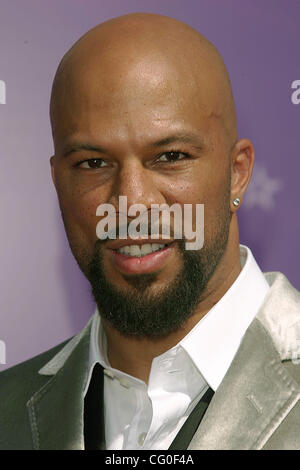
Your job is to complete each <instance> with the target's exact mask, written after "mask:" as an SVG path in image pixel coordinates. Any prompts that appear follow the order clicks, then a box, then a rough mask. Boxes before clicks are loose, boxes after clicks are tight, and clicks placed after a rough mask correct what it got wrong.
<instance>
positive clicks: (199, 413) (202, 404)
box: [169, 388, 214, 450]
mask: <svg viewBox="0 0 300 470" xmlns="http://www.w3.org/2000/svg"><path fill="white" fill-rule="evenodd" d="M213 395H214V391H213V390H212V389H211V388H209V389H208V390H207V391H206V392H205V393H204V395H203V396H202V398H200V400H199V402H198V403H197V405H196V406H195V408H194V409H193V411H192V412H191V414H190V415H189V417H188V418H187V420H186V421H185V423H184V425H183V426H182V427H181V428H180V430H179V432H178V433H177V435H176V437H175V439H174V440H173V442H172V444H171V445H170V447H169V450H185V449H187V448H188V445H189V443H190V442H191V440H192V438H193V436H194V434H195V432H196V431H197V429H198V426H199V424H200V423H201V421H202V418H203V416H204V414H205V411H206V410H207V407H208V405H209V403H210V401H211V399H212V397H213Z"/></svg>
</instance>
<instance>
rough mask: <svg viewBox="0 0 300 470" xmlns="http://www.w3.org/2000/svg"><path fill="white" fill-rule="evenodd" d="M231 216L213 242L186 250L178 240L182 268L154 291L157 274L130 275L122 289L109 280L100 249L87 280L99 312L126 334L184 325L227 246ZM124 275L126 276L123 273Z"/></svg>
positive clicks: (163, 332)
mask: <svg viewBox="0 0 300 470" xmlns="http://www.w3.org/2000/svg"><path fill="white" fill-rule="evenodd" d="M229 221H230V217H228V219H226V221H224V222H225V223H224V224H221V225H222V227H219V233H218V236H217V237H216V239H215V241H214V243H213V244H209V245H208V246H205V245H204V246H203V247H202V249H200V250H199V251H192V250H186V249H185V242H184V241H183V240H179V241H178V247H179V251H180V254H181V256H182V260H183V267H182V269H181V272H180V273H179V274H178V275H177V276H176V278H175V279H174V280H173V281H171V282H170V283H169V284H168V286H167V287H166V288H165V289H164V290H162V291H161V292H158V293H156V294H151V290H150V287H151V284H152V282H153V281H155V278H156V274H144V275H136V276H127V277H126V280H127V282H129V283H130V284H131V286H132V289H130V290H128V291H124V292H123V291H121V290H119V289H118V288H116V287H114V286H113V285H112V284H111V283H109V282H108V281H107V280H106V277H105V274H104V270H103V262H102V256H101V249H99V250H97V245H98V244H99V243H100V244H101V243H103V242H100V241H99V242H97V243H96V246H95V254H94V256H93V258H92V260H91V262H90V263H89V269H88V276H87V277H88V279H89V281H90V284H91V287H92V293H93V296H94V299H95V301H96V304H97V306H98V309H99V312H100V315H101V316H103V317H104V318H106V319H107V320H108V321H109V323H110V324H111V325H112V326H113V327H114V328H115V329H116V330H118V331H119V332H120V333H121V334H123V335H125V336H136V337H148V338H155V337H157V338H158V337H163V336H167V335H169V334H170V333H172V332H175V331H176V330H179V329H180V328H182V326H183V325H184V324H185V322H186V321H187V320H188V318H190V317H191V316H192V314H193V312H194V310H195V307H196V306H197V304H198V302H199V301H200V300H201V295H202V294H203V293H204V291H205V288H206V286H207V283H208V281H209V279H210V278H211V276H212V274H213V273H214V271H215V269H216V267H217V266H218V264H219V262H220V260H221V258H222V256H223V254H224V251H225V249H226V245H227V240H228V233H229ZM124 277H125V276H124Z"/></svg>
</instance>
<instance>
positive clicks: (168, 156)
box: [157, 151, 190, 162]
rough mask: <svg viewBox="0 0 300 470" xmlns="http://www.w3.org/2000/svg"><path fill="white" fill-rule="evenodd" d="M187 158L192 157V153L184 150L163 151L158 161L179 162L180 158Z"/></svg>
mask: <svg viewBox="0 0 300 470" xmlns="http://www.w3.org/2000/svg"><path fill="white" fill-rule="evenodd" d="M185 158H190V155H189V154H188V153H184V152H175V151H172V152H165V153H162V154H161V155H160V156H159V157H158V159H157V161H158V162H177V161H179V160H184V159H185Z"/></svg>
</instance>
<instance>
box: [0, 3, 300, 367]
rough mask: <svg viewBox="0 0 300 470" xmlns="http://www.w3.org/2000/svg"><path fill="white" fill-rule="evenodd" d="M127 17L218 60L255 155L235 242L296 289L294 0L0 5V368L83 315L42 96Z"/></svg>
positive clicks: (81, 285)
mask: <svg viewBox="0 0 300 470" xmlns="http://www.w3.org/2000/svg"><path fill="white" fill-rule="evenodd" d="M135 11H146V12H153V13H161V14H165V15H167V16H172V17H174V18H178V19H180V20H182V21H184V22H186V23H188V24H190V25H191V26H193V27H194V28H196V29H198V30H199V31H201V32H202V33H203V34H205V35H206V36H207V37H208V38H209V39H210V40H211V41H212V42H213V43H214V44H215V45H216V46H217V48H218V49H219V51H220V52H221V54H222V55H223V57H224V60H225V63H226V64H227V66H228V68H229V72H230V76H231V79H232V85H233V89H234V94H235V99H236V105H237V114H238V122H239V134H240V137H249V138H251V139H252V141H253V143H254V146H255V149H256V169H255V172H254V178H253V182H252V184H251V186H250V188H249V190H248V194H247V196H246V199H245V201H244V202H245V204H244V205H243V207H242V208H241V210H240V211H239V215H240V227H241V242H242V243H245V244H248V245H249V246H250V247H251V248H252V250H253V252H254V254H255V256H256V258H257V260H258V261H259V263H260V265H261V267H262V268H263V270H280V271H282V272H284V273H285V274H286V275H287V276H288V277H289V279H290V280H291V281H292V282H293V283H294V285H295V286H296V287H297V288H300V273H299V269H298V258H299V255H298V233H299V231H300V221H299V215H298V214H299V211H298V201H299V195H300V184H299V176H298V175H299V173H300V161H299V155H298V150H299V146H300V145H299V144H300V137H299V118H300V92H297V87H299V88H300V81H299V83H297V82H295V81H297V80H300V71H299V43H300V29H299V17H300V1H299V0H289V1H288V2H286V1H284V0H264V1H263V2H262V1H261V0H243V1H241V0H222V1H221V0H164V1H162V0H159V1H158V0H86V1H83V0H81V1H80V0H51V1H50V0H26V1H24V0H19V1H16V0H1V2H0V123H1V125H0V148H1V171H0V187H1V200H0V207H1V231H0V237H1V240H0V241H1V245H0V247H1V248H0V249H1V266H0V289H1V296H0V307H1V308H0V370H3V369H5V368H6V367H10V366H12V365H13V364H15V363H17V362H20V361H23V360H25V359H27V358H29V357H31V356H33V355H35V354H37V353H39V352H41V351H44V350H46V349H48V348H50V347H51V346H54V345H55V344H57V343H58V342H60V341H62V340H64V339H65V338H68V337H69V336H71V335H73V334H75V333H76V332H78V331H79V329H81V328H82V327H83V325H84V324H85V323H86V322H87V320H88V318H89V317H90V315H91V314H92V313H93V310H94V304H93V302H92V299H91V295H90V291H89V286H88V284H87V282H86V280H85V279H84V277H83V275H82V274H81V273H80V271H79V269H78V268H77V265H76V263H75V261H74V260H73V258H72V255H71V253H70V250H69V248H68V244H67V241H66V238H65V234H64V229H63V226H62V222H61V220H60V214H59V209H58V205H57V199H56V194H55V191H54V188H53V186H52V182H51V180H50V166H49V156H50V155H51V154H52V149H53V147H52V141H51V132H50V125H49V118H48V102H49V94H50V87H51V81H52V79H53V76H54V73H55V70H56V67H57V65H58V62H59V60H60V58H61V57H62V55H63V54H64V53H65V52H66V50H67V49H68V48H69V47H70V46H71V45H72V43H73V42H74V41H75V40H76V39H78V37H79V36H81V35H82V34H83V33H85V32H86V31H87V30H88V29H90V28H91V27H93V26H95V25H96V24H97V23H100V22H102V21H104V20H106V19H108V18H111V17H114V16H119V15H122V14H125V13H130V12H135ZM293 82H295V83H294V87H295V88H292V84H293ZM4 344H5V346H6V354H5V355H4ZM4 356H5V359H6V364H1V362H4Z"/></svg>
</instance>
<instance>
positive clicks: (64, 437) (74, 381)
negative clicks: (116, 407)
mask: <svg viewBox="0 0 300 470" xmlns="http://www.w3.org/2000/svg"><path fill="white" fill-rule="evenodd" d="M90 327H91V321H90V322H89V323H88V324H87V326H86V327H85V328H84V330H82V332H81V333H80V334H79V335H77V336H75V337H74V338H72V340H71V341H70V342H68V343H67V345H66V346H65V347H64V348H63V349H62V350H61V351H60V352H59V353H58V354H57V355H56V356H55V357H54V358H53V359H52V360H51V361H50V362H49V363H47V364H46V365H45V366H44V367H43V368H42V369H41V370H40V371H39V373H40V374H43V375H49V376H51V378H50V379H49V381H48V382H46V384H45V385H44V386H43V387H42V388H41V389H39V390H38V391H37V392H36V393H35V394H34V395H33V396H32V397H31V399H30V400H29V401H28V402H27V408H28V413H29V419H30V423H31V430H32V437H33V443H34V448H35V449H39V450H43V449H51V450H55V449H68V450H74V449H84V436H83V422H84V406H83V403H84V399H83V398H84V397H83V391H84V387H85V384H86V381H87V378H88V377H87V376H88V371H89V368H88V358H89V342H90Z"/></svg>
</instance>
